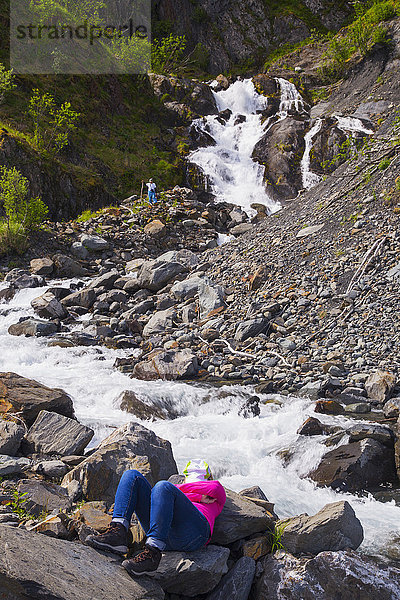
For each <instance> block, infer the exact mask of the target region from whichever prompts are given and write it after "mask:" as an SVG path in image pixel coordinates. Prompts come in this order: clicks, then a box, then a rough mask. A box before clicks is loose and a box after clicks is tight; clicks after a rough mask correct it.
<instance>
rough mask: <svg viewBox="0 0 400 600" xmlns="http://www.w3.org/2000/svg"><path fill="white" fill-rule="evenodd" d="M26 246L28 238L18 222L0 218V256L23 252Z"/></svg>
mask: <svg viewBox="0 0 400 600" xmlns="http://www.w3.org/2000/svg"><path fill="white" fill-rule="evenodd" d="M27 248H28V238H27V236H26V232H25V229H24V227H22V226H21V224H20V223H17V222H10V223H7V222H6V221H5V220H0V256H4V255H6V254H10V253H12V254H23V253H24V252H25V251H26V250H27Z"/></svg>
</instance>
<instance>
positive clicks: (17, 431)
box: [0, 419, 25, 456]
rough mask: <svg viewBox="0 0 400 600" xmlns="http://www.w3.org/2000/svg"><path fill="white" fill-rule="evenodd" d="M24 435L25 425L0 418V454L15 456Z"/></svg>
mask: <svg viewBox="0 0 400 600" xmlns="http://www.w3.org/2000/svg"><path fill="white" fill-rule="evenodd" d="M24 435H25V427H23V426H22V425H20V424H19V423H14V422H13V421H6V420H5V419H0V454H7V455H8V456H15V455H16V454H17V452H18V449H19V447H20V445H21V442H22V438H23V437H24Z"/></svg>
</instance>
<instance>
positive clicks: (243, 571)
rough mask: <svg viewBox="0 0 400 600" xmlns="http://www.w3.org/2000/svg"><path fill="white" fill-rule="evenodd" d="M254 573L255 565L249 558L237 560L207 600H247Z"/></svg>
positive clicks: (244, 557)
mask: <svg viewBox="0 0 400 600" xmlns="http://www.w3.org/2000/svg"><path fill="white" fill-rule="evenodd" d="M255 572H256V563H255V561H254V560H253V559H252V558H250V557H249V556H243V557H242V558H239V560H238V561H237V563H235V565H234V566H233V567H232V569H231V570H230V571H229V573H227V574H226V575H224V577H223V578H222V579H221V581H220V582H219V584H218V585H217V587H216V588H215V590H213V591H212V592H211V594H210V595H209V596H207V600H247V598H248V597H249V594H250V589H251V586H252V583H253V579H254V575H255Z"/></svg>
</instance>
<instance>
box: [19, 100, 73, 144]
mask: <svg viewBox="0 0 400 600" xmlns="http://www.w3.org/2000/svg"><path fill="white" fill-rule="evenodd" d="M28 113H29V115H30V116H31V117H32V119H33V123H34V133H33V140H34V143H35V146H36V147H37V148H38V149H39V150H47V151H48V152H50V153H51V154H57V153H58V152H60V151H61V150H62V149H63V148H64V147H65V146H67V145H68V141H69V135H70V133H71V132H72V131H74V130H75V129H76V126H75V121H76V120H77V119H78V118H79V117H80V113H77V112H75V111H74V110H72V108H71V103H70V102H64V104H62V105H61V106H57V104H56V102H55V100H54V98H53V96H51V94H47V93H45V94H41V93H40V92H39V90H37V89H35V90H33V95H32V97H31V99H30V101H29V111H28Z"/></svg>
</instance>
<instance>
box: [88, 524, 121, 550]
mask: <svg viewBox="0 0 400 600" xmlns="http://www.w3.org/2000/svg"><path fill="white" fill-rule="evenodd" d="M85 544H87V545H88V546H92V548H96V549H97V550H108V551H109V552H114V554H120V555H121V556H122V555H123V554H126V553H127V552H128V532H127V530H126V528H125V527H124V526H123V525H122V523H113V522H112V521H111V523H110V525H109V526H108V528H107V530H106V531H105V532H104V533H100V534H99V535H88V536H87V538H86V540H85Z"/></svg>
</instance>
